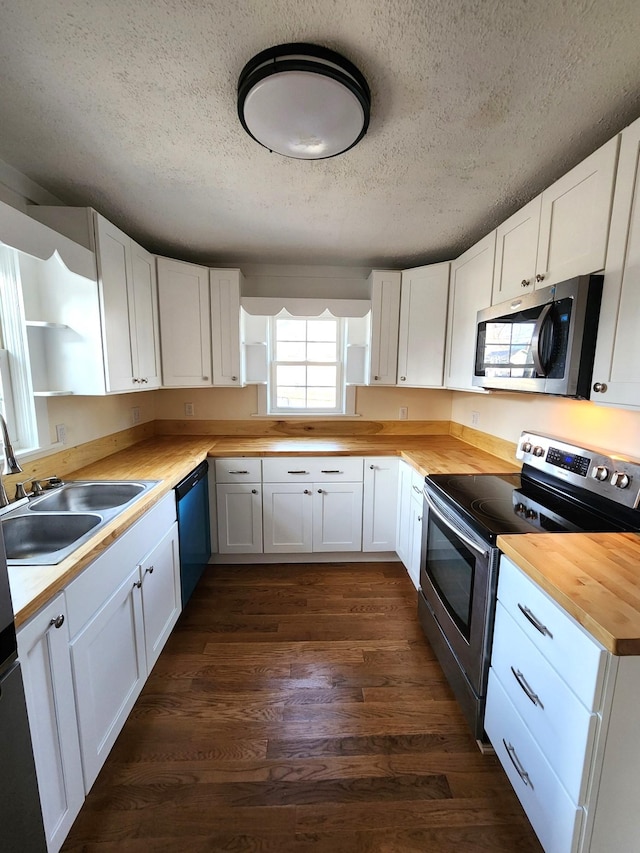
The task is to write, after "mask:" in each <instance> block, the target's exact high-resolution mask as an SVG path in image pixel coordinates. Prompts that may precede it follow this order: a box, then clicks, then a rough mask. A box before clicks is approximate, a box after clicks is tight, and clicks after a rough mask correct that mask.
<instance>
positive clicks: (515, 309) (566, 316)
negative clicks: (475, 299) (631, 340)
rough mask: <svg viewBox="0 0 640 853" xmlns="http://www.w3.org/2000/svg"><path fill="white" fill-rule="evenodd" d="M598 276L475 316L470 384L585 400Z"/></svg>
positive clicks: (592, 351)
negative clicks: (472, 368)
mask: <svg viewBox="0 0 640 853" xmlns="http://www.w3.org/2000/svg"><path fill="white" fill-rule="evenodd" d="M602 282H603V276H601V275H582V276H577V277H576V278H571V279H568V280H567V281H563V282H560V283H559V284H554V285H551V286H550V287H544V288H541V289H540V290H535V291H534V292H533V293H530V294H527V295H526V296H520V297H517V298H515V299H511V300H509V301H508V302H502V303H500V304H499V305H492V306H491V307H490V308H486V309H484V310H483V311H479V312H478V319H477V326H476V351H475V365H474V375H473V384H474V385H477V386H479V387H481V388H493V389H497V390H500V391H525V392H532V393H537V394H556V395H559V396H562V397H580V398H584V399H588V398H589V394H590V390H591V376H592V372H593V359H594V355H595V346H596V335H597V331H598V318H599V315H600V301H601V298H602Z"/></svg>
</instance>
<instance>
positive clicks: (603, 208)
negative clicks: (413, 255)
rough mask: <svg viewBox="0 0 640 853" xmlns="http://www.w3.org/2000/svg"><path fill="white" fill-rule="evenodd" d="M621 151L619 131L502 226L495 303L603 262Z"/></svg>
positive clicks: (601, 265)
mask: <svg viewBox="0 0 640 853" xmlns="http://www.w3.org/2000/svg"><path fill="white" fill-rule="evenodd" d="M617 156H618V137H615V138H614V139H612V140H610V141H609V142H607V144H606V145H603V147H602V148H599V149H598V150H597V151H596V152H595V153H594V154H592V155H591V156H590V157H587V159H586V160H583V161H582V163H579V164H578V165H577V166H576V167H575V168H574V169H571V171H570V172H567V174H566V175H563V176H562V177H561V178H560V179H559V180H558V181H556V182H555V184H552V186H550V187H549V188H548V189H546V190H545V191H544V192H543V193H542V194H541V195H539V196H538V197H537V198H534V199H533V201H530V202H529V204H526V205H525V206H524V207H523V208H521V210H519V211H517V213H514V214H513V216H510V217H509V219H507V220H506V222H503V223H502V225H499V226H498V228H497V230H496V258H495V266H494V273H493V295H492V300H491V304H492V305H495V304H497V303H499V302H504V301H505V300H507V299H512V298H513V297H515V296H519V295H521V294H522V293H528V292H530V291H531V290H534V289H535V288H537V287H547V286H548V285H551V284H557V282H559V281H564V280H565V279H568V278H573V276H576V275H585V274H587V273H592V272H597V271H598V270H601V269H603V268H604V265H605V259H606V256H607V238H608V234H609V221H610V216H611V201H612V198H613V189H614V182H615V170H616V161H617Z"/></svg>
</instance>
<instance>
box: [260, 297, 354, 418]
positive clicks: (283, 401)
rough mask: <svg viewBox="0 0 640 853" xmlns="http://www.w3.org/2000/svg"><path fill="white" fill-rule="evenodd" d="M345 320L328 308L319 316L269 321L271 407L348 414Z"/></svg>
mask: <svg viewBox="0 0 640 853" xmlns="http://www.w3.org/2000/svg"><path fill="white" fill-rule="evenodd" d="M343 348H344V321H343V320H341V319H339V318H335V317H333V316H331V315H330V314H329V312H328V311H326V312H325V313H324V314H322V315H320V316H319V317H292V316H291V315H290V314H288V313H287V312H286V311H283V312H281V313H280V314H279V315H278V316H276V317H272V318H271V321H270V349H271V365H270V373H269V393H268V396H269V411H270V412H273V413H289V414H294V413H305V412H314V413H318V412H320V413H322V412H324V413H327V414H343V413H344V412H345V397H346V395H345V383H344V368H343Z"/></svg>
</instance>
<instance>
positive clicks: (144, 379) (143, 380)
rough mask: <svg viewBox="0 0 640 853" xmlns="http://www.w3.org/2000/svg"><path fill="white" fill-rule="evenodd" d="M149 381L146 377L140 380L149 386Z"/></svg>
mask: <svg viewBox="0 0 640 853" xmlns="http://www.w3.org/2000/svg"><path fill="white" fill-rule="evenodd" d="M148 381H149V380H148V379H147V377H146V376H143V377H142V379H141V380H140V382H142V383H144V384H145V385H146V384H147V382H148Z"/></svg>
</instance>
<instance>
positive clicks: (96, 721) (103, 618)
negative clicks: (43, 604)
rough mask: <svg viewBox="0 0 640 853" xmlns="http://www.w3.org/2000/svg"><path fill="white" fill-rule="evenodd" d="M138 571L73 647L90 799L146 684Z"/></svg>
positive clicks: (87, 787)
mask: <svg viewBox="0 0 640 853" xmlns="http://www.w3.org/2000/svg"><path fill="white" fill-rule="evenodd" d="M139 579H140V570H139V567H138V566H136V567H135V569H134V570H133V571H132V572H131V573H130V575H129V576H128V577H127V578H126V580H125V581H124V582H123V583H122V584H121V586H120V587H119V588H118V589H117V590H116V592H115V593H114V594H113V595H112V596H111V598H110V599H109V600H108V601H107V602H106V603H105V604H104V606H103V607H101V608H100V610H99V611H98V612H97V613H96V614H95V616H93V618H92V619H90V620H89V622H88V623H87V624H86V625H85V627H84V628H83V629H82V630H81V631H80V633H79V634H78V635H77V636H76V637H75V638H74V639H73V640H72V641H71V660H72V664H73V676H74V682H75V687H76V708H77V712H78V724H79V730H80V749H81V753H82V766H83V771H84V784H85V790H86V792H87V793H88V792H89V790H90V788H91V786H92V785H93V783H94V782H95V780H96V777H97V775H98V772H99V771H100V768H101V767H102V765H103V764H104V762H105V760H106V758H107V755H108V754H109V751H110V749H111V747H112V746H113V744H114V743H115V740H116V738H117V736H118V734H119V732H120V730H121V728H122V726H123V725H124V723H125V720H126V719H127V716H128V715H129V712H130V711H131V709H132V708H133V705H134V703H135V701H136V699H137V698H138V695H139V693H140V691H141V690H142V686H143V684H144V682H145V678H146V664H145V651H144V631H143V619H142V599H141V596H140V589H139V588H138V584H139V582H140V580H139Z"/></svg>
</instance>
